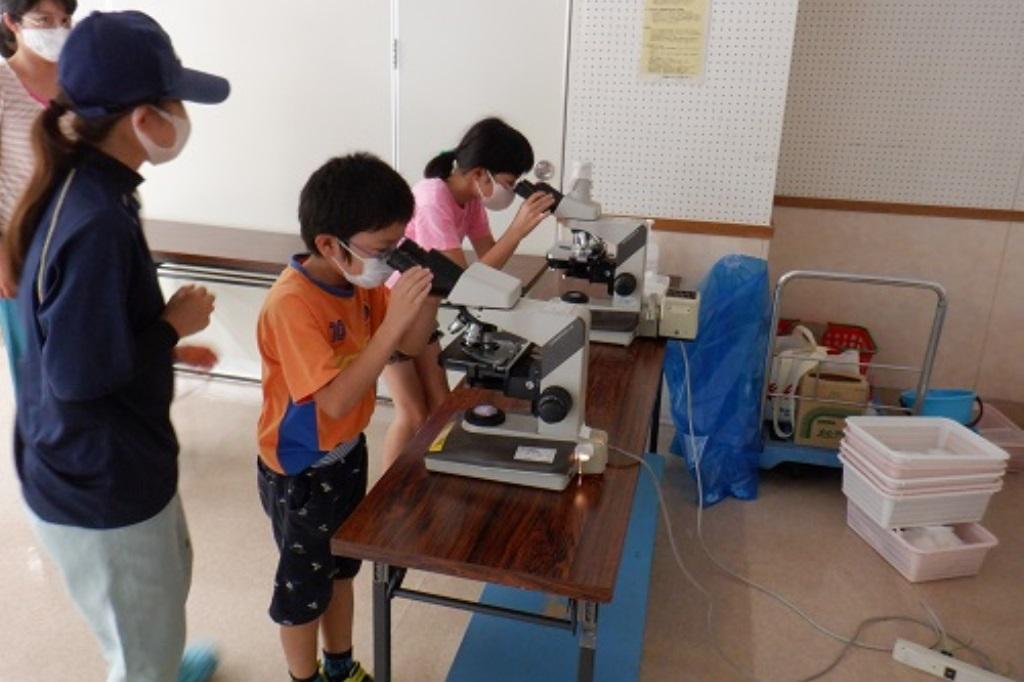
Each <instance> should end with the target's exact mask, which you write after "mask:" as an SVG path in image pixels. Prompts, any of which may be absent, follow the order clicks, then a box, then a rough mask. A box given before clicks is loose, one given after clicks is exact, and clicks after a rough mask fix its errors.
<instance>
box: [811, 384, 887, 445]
mask: <svg viewBox="0 0 1024 682" xmlns="http://www.w3.org/2000/svg"><path fill="white" fill-rule="evenodd" d="M870 392H871V389H870V386H868V382H867V379H865V378H864V377H862V376H857V377H852V376H841V375H832V374H821V375H818V374H815V373H808V374H806V375H805V376H804V378H803V379H802V380H801V381H800V386H799V388H798V389H797V395H799V396H800V399H799V400H797V401H796V424H797V426H796V431H795V434H794V436H793V440H794V441H795V442H796V443H799V444H800V445H815V446H818V447H823V448H838V447H839V442H840V441H841V440H842V439H843V429H845V428H846V418H847V417H851V416H854V415H860V414H864V410H865V408H866V403H867V401H868V397H869V395H870ZM829 400H840V401H842V402H844V403H858V404H859V405H860V406H858V405H836V404H834V403H830V402H827V401H829Z"/></svg>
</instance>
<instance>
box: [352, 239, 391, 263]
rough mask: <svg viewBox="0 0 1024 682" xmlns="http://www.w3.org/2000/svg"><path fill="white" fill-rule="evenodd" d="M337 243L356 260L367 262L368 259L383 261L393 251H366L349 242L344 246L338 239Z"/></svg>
mask: <svg viewBox="0 0 1024 682" xmlns="http://www.w3.org/2000/svg"><path fill="white" fill-rule="evenodd" d="M338 243H339V244H341V248H343V249H345V250H346V251H348V252H349V253H351V254H352V255H353V256H355V257H356V258H359V259H360V260H368V259H374V258H379V259H381V260H385V259H387V257H388V256H390V255H391V254H392V253H393V252H394V250H395V249H394V248H390V249H385V250H383V251H368V250H366V249H364V248H362V247H361V246H358V245H357V244H353V243H351V242H349V243H347V244H346V243H345V241H344V240H343V239H339V240H338Z"/></svg>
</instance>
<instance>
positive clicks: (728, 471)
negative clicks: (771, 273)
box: [665, 255, 771, 506]
mask: <svg viewBox="0 0 1024 682" xmlns="http://www.w3.org/2000/svg"><path fill="white" fill-rule="evenodd" d="M698 288H699V289H700V297H701V300H700V326H699V330H698V334H697V338H696V340H694V341H685V342H683V341H672V342H670V343H669V344H668V347H667V349H666V352H665V381H666V383H667V385H668V388H669V394H670V396H671V399H672V421H673V422H674V423H675V426H676V438H675V440H674V441H673V442H672V448H671V450H672V452H673V453H674V454H677V455H678V454H683V455H685V457H686V462H687V465H688V466H689V468H690V471H691V473H693V472H694V466H695V461H696V459H697V457H699V458H700V473H701V483H702V487H703V501H704V505H705V506H710V505H712V504H715V503H716V502H719V501H721V500H722V499H724V498H725V497H727V496H730V495H731V496H733V497H737V498H739V499H742V500H752V499H754V498H756V497H757V482H758V458H759V455H760V451H761V447H762V441H761V414H760V410H761V391H762V389H763V386H764V357H765V348H766V344H767V343H768V328H769V326H770V324H771V310H770V302H769V295H768V264H767V262H765V261H764V260H761V259H760V258H752V257H750V256H739V255H730V256H725V257H724V258H722V259H721V260H719V261H718V262H717V263H716V264H715V266H714V267H713V268H712V269H711V271H710V272H709V273H708V275H707V276H706V277H705V278H704V280H703V281H702V282H701V283H700V286H699V287H698ZM684 344H685V347H686V354H687V358H688V360H689V366H690V388H691V395H692V406H693V431H694V436H695V438H694V441H695V442H696V449H697V452H696V453H694V452H693V448H692V447H691V446H690V419H689V414H688V409H687V400H686V368H685V363H684V361H683V345H684Z"/></svg>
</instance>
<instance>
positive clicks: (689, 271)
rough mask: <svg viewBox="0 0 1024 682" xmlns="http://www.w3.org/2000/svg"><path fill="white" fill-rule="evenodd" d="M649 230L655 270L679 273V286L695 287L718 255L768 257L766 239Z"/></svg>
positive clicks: (716, 259) (673, 273) (667, 273)
mask: <svg viewBox="0 0 1024 682" xmlns="http://www.w3.org/2000/svg"><path fill="white" fill-rule="evenodd" d="M653 234H654V242H655V244H657V247H658V272H660V273H662V274H665V275H679V276H680V277H682V278H683V286H686V287H690V288H695V287H696V286H697V284H698V283H699V282H700V280H701V278H703V277H704V275H706V274H707V272H708V270H710V269H711V266H712V265H714V264H715V262H716V261H718V259H719V258H721V257H722V256H726V255H728V254H731V253H740V254H743V255H746V256H755V257H757V258H767V257H768V243H769V242H768V240H767V239H747V238H740V237H718V236H715V235H710V234H688V233H682V232H661V231H657V232H654V233H653Z"/></svg>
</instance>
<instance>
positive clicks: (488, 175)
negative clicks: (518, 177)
mask: <svg viewBox="0 0 1024 682" xmlns="http://www.w3.org/2000/svg"><path fill="white" fill-rule="evenodd" d="M484 170H485V171H486V172H487V177H488V178H490V180H491V183H493V184H495V185H501V186H502V187H504V188H505V189H507V190H508V191H510V192H512V191H514V190H513V187H515V184H516V183H515V182H513V183H512V186H511V187H510V186H509V185H506V184H505V183H504V182H501V181H500V180H498V178H496V177H494V175H493V174H492V173H491V171H489V170H487V169H484Z"/></svg>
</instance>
